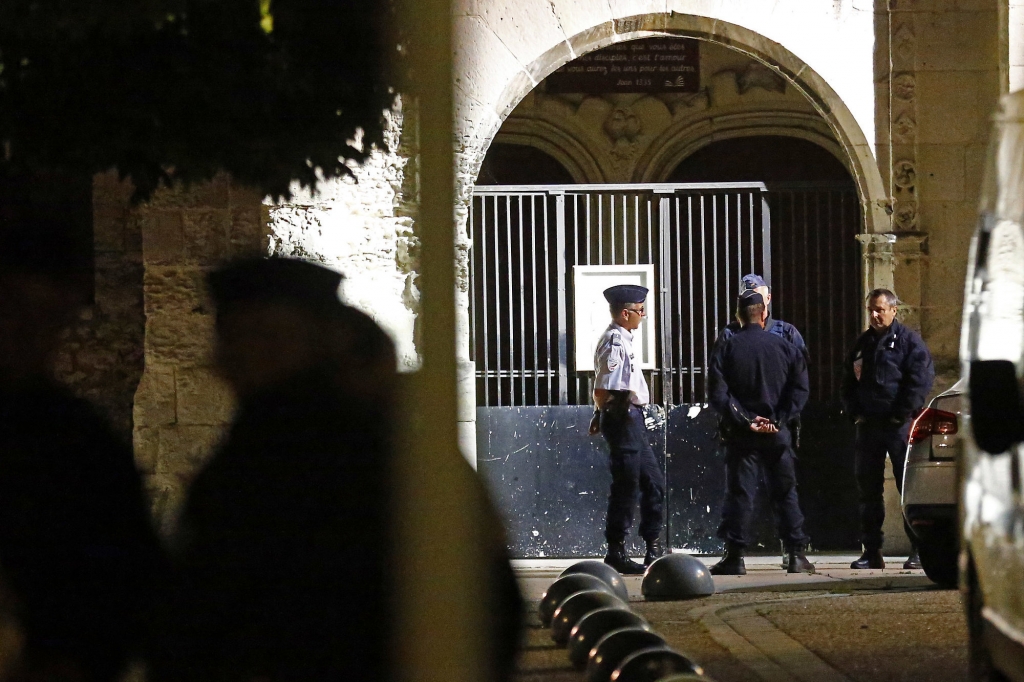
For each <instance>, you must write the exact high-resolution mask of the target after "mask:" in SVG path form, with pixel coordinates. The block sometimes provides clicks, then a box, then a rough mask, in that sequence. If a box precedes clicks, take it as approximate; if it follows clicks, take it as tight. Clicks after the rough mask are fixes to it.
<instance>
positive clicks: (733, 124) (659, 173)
mask: <svg viewBox="0 0 1024 682" xmlns="http://www.w3.org/2000/svg"><path fill="white" fill-rule="evenodd" d="M763 135H775V136H782V137H796V138H799V139H802V140H807V141H808V142H812V143H814V144H816V145H818V146H819V147H821V148H822V149H824V150H825V151H827V152H828V153H829V154H831V155H832V156H834V157H835V158H836V159H837V160H838V161H839V162H840V163H841V164H843V166H844V167H845V168H846V169H847V171H850V175H851V176H853V171H852V170H851V168H850V158H849V157H848V156H847V155H846V154H845V153H844V152H843V148H842V147H841V146H840V145H839V143H838V142H836V139H835V137H833V136H832V131H831V130H830V128H829V127H828V125H827V124H826V123H825V121H824V120H822V118H821V117H820V116H816V115H810V114H801V113H797V112H757V111H751V112H746V113H744V114H740V115H735V116H731V117H721V118H718V117H716V119H715V121H714V124H713V127H712V126H710V125H708V123H707V121H682V122H680V123H678V124H675V125H673V126H672V127H670V128H668V129H667V130H666V131H665V132H664V133H662V134H661V135H660V136H659V137H658V138H657V139H656V140H655V141H654V142H652V143H651V145H650V147H649V149H648V152H647V153H646V154H645V156H644V157H642V158H641V159H640V160H639V161H638V162H637V165H636V170H635V171H634V176H633V182H664V181H665V179H666V178H667V177H668V176H669V175H670V174H671V173H672V171H673V170H675V168H676V167H677V166H678V165H679V164H680V163H682V162H683V160H685V159H686V158H687V157H689V156H691V155H692V154H693V153H694V152H696V151H697V150H699V149H702V148H703V147H706V146H708V145H709V144H712V143H713V142H719V141H721V140H730V139H734V138H737V137H755V136H763Z"/></svg>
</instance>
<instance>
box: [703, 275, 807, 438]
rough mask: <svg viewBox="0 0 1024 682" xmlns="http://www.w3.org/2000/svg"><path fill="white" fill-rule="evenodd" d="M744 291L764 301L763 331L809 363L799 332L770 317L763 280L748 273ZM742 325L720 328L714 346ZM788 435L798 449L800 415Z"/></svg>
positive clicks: (742, 284) (735, 322) (769, 296)
mask: <svg viewBox="0 0 1024 682" xmlns="http://www.w3.org/2000/svg"><path fill="white" fill-rule="evenodd" d="M744 291H756V292H757V293H759V294H761V298H763V299H764V307H765V308H767V309H768V318H767V319H766V320H765V321H764V330H765V331H766V332H768V333H770V334H775V335H776V336H778V337H779V338H781V339H784V340H786V341H788V342H789V343H791V344H793V345H794V346H796V347H797V349H799V351H800V352H801V353H803V356H804V360H805V361H807V362H808V363H809V362H810V359H811V358H810V354H809V353H808V351H807V344H806V343H804V337H803V336H801V334H800V330H799V329H797V328H796V327H795V326H793V325H791V324H790V323H789V322H784V321H783V320H778V319H775V318H773V317H772V313H771V307H770V306H771V303H772V292H771V287H769V286H768V283H767V282H765V281H764V278H763V277H761V276H760V275H755V274H754V273H750V274H749V275H743V279H741V280H740V293H741V294H742V293H743V292H744ZM741 327H742V325H741V324H740V322H739V320H733V321H732V322H730V323H729V324H727V325H725V327H723V328H722V331H720V332H719V333H718V339H717V340H716V341H715V344H716V345H717V344H719V343H721V342H722V341H724V340H725V339H727V338H729V337H730V336H732V335H733V334H735V333H736V332H738V331H739V330H740V328H741ZM789 430H790V434H791V436H792V440H793V448H794V449H795V448H799V447H800V415H797V416H796V417H795V418H794V419H793V422H792V423H791V424H790V425H789Z"/></svg>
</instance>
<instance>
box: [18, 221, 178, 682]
mask: <svg viewBox="0 0 1024 682" xmlns="http://www.w3.org/2000/svg"><path fill="white" fill-rule="evenodd" d="M5 208H8V207H6V206H0V236H2V237H3V238H4V242H3V243H4V249H3V250H2V252H0V566H2V569H3V570H2V574H3V575H2V583H3V588H2V592H3V597H2V598H0V600H3V601H6V599H7V597H10V598H11V599H12V601H13V603H14V615H15V616H16V620H17V623H18V626H19V629H20V634H21V637H22V642H20V644H21V651H20V655H19V657H18V661H17V663H16V670H15V671H13V676H12V677H11V678H8V677H7V673H11V672H12V671H11V670H6V669H4V670H0V676H3V677H4V679H17V680H21V681H25V682H32V681H42V680H46V681H48V682H114V680H118V679H121V677H122V673H123V672H124V669H125V667H126V665H127V663H128V661H129V660H131V659H132V658H133V657H138V656H140V655H141V654H142V652H143V649H144V648H145V646H146V645H147V643H148V642H147V639H148V634H149V628H148V625H149V623H150V620H151V615H152V614H151V607H152V605H153V599H154V592H155V591H156V589H157V586H159V585H160V584H161V583H162V582H163V581H164V580H165V578H166V575H165V569H166V566H165V562H164V554H163V550H162V548H161V547H160V543H159V541H158V539H157V535H156V531H155V529H154V528H153V524H152V523H151V520H150V515H149V503H148V502H147V500H146V496H145V494H144V492H143V484H142V478H141V476H140V475H139V472H138V471H137V470H136V468H135V460H134V457H133V455H132V450H131V447H130V445H129V444H128V443H127V442H125V441H123V440H122V438H121V436H120V434H117V433H115V431H114V429H113V428H112V427H111V426H110V425H109V424H108V423H107V420H106V419H105V418H104V417H103V416H101V414H100V412H99V411H98V410H97V409H96V408H95V407H93V406H92V405H91V404H89V403H88V402H87V401H85V400H83V399H81V398H79V397H77V396H75V395H73V394H72V393H71V391H69V390H68V389H67V388H66V387H64V386H62V385H61V384H59V383H58V382H57V381H56V380H55V379H54V377H53V374H52V359H53V356H54V355H55V353H56V352H57V351H58V349H59V346H60V338H61V331H62V330H63V329H64V328H65V326H66V325H68V324H70V323H72V322H74V320H75V319H76V317H77V313H78V312H79V308H80V307H81V306H83V305H84V304H85V300H84V297H83V296H81V293H82V292H81V289H80V288H79V287H80V280H78V279H77V278H76V277H75V272H74V269H73V267H74V262H73V260H71V258H70V256H73V255H74V254H69V253H67V250H68V245H67V244H66V242H65V240H63V239H62V238H59V235H61V234H64V232H62V231H60V230H61V228H62V227H63V226H62V225H61V224H51V223H41V222H36V221H33V222H31V223H23V224H17V223H16V224H15V225H9V224H5V223H4V221H3V220H2V213H3V209H5ZM12 228H15V229H12ZM51 230H52V232H51ZM54 234H57V235H58V237H55V236H54ZM5 625H6V623H5ZM5 630H6V628H5ZM5 634H10V632H9V631H6V632H5ZM14 639H15V638H13V637H8V641H7V642H6V643H5V645H4V646H3V647H2V648H3V649H4V650H5V653H11V652H12V649H17V648H18V647H17V643H16V642H15V641H14ZM0 663H2V664H3V665H6V664H7V663H8V661H7V660H3V661H2V662H0ZM0 667H3V666H0Z"/></svg>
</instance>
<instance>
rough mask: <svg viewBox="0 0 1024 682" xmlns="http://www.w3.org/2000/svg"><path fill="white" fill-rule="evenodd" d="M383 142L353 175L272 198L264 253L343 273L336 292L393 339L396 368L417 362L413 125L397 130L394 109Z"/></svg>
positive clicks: (398, 118)
mask: <svg viewBox="0 0 1024 682" xmlns="http://www.w3.org/2000/svg"><path fill="white" fill-rule="evenodd" d="M386 119H387V122H388V125H387V131H386V135H385V137H386V140H385V144H386V148H385V149H374V150H372V152H371V153H370V156H369V158H368V159H367V160H366V161H365V162H364V163H363V164H362V165H361V166H356V165H353V166H352V170H353V174H354V176H355V177H354V178H344V179H341V180H331V181H327V182H323V183H321V184H320V186H319V188H318V190H317V191H316V192H315V193H314V192H310V191H309V190H304V189H302V188H300V187H297V186H296V187H294V188H293V197H292V198H291V199H290V200H288V201H286V202H282V203H277V204H272V205H270V206H269V207H268V208H269V214H270V224H269V231H270V237H269V239H270V244H269V250H270V252H272V253H276V254H280V255H286V256H294V257H298V258H305V259H308V260H312V261H315V262H318V263H322V264H324V265H326V266H327V267H330V268H332V269H335V270H338V271H340V272H342V273H344V275H345V280H344V282H343V284H342V298H343V299H344V300H345V301H346V302H347V303H349V304H351V305H353V306H355V307H357V308H360V309H361V310H363V311H365V312H366V313H367V314H369V315H370V316H371V317H373V318H374V320H376V321H377V322H378V323H379V324H380V325H381V326H382V327H384V329H386V330H387V331H388V332H389V333H390V334H391V336H392V338H393V339H394V340H395V342H396V344H397V350H398V355H399V362H400V365H401V368H402V369H406V370H409V369H413V368H415V367H417V366H418V364H419V358H418V355H417V351H416V344H415V325H416V315H417V313H418V311H419V289H418V288H417V286H416V273H417V271H418V267H419V258H418V251H419V241H418V240H417V238H416V235H415V232H414V229H413V215H414V208H415V199H416V185H415V173H407V172H406V167H407V165H408V163H409V161H408V159H409V157H411V156H414V150H415V139H414V133H415V125H410V126H408V133H407V134H403V132H402V131H403V121H404V114H403V112H402V110H401V108H397V109H396V110H395V111H393V112H387V113H386Z"/></svg>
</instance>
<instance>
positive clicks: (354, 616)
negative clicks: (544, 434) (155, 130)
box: [149, 258, 522, 682]
mask: <svg viewBox="0 0 1024 682" xmlns="http://www.w3.org/2000/svg"><path fill="white" fill-rule="evenodd" d="M208 281H209V285H210V293H211V297H212V299H213V301H214V303H215V304H216V309H217V352H216V360H217V368H218V370H219V371H220V373H221V375H222V376H223V377H224V378H225V379H226V380H227V383H228V384H229V386H230V387H231V388H232V390H233V392H234V393H235V395H236V397H237V399H238V409H237V410H236V413H235V415H234V419H233V423H232V425H231V428H230V431H229V432H228V434H227V437H226V438H225V440H224V441H223V443H222V444H221V445H220V447H219V448H218V450H217V451H216V452H215V453H214V454H213V456H212V458H211V459H210V460H209V461H208V462H207V463H206V464H205V466H204V467H203V469H202V471H200V472H199V474H198V475H197V476H196V478H195V480H194V482H193V483H192V485H191V487H190V489H189V493H188V499H187V501H186V503H185V505H184V510H183V512H182V517H181V522H180V524H179V531H178V542H177V543H176V545H177V552H176V556H175V557H174V558H175V564H176V565H175V569H176V571H175V576H174V580H173V581H172V588H171V589H170V592H171V594H170V598H169V599H168V602H167V604H166V608H165V611H166V613H165V616H164V621H165V626H164V636H163V638H162V640H163V641H162V643H161V646H159V647H158V650H157V652H156V654H155V655H154V657H153V659H154V660H152V661H151V662H150V663H151V664H150V666H149V679H150V680H152V682H186V681H187V682H209V681H211V680H217V681H218V682H252V681H253V680H265V681H266V682H280V681H283V680H383V679H392V678H393V677H394V676H395V673H394V656H393V646H394V636H395V634H394V633H395V628H394V611H393V609H392V608H391V607H390V604H391V602H392V597H393V593H394V592H393V581H394V580H395V576H396V575H397V573H396V571H397V570H399V569H400V568H401V567H397V568H396V565H395V561H394V554H393V547H394V535H393V532H392V529H393V522H392V520H391V519H390V510H391V509H393V508H394V504H395V502H394V500H395V487H394V482H393V481H392V479H391V470H392V469H393V453H394V448H395V445H394V441H395V439H396V436H397V434H398V430H397V429H398V422H397V415H396V409H397V402H398V399H399V395H398V389H399V376H398V373H397V362H396V356H395V351H394V344H393V343H392V342H391V340H390V339H389V338H388V336H387V334H386V333H385V332H384V330H383V329H381V328H380V327H379V326H378V325H377V324H376V323H374V322H373V320H372V319H371V318H370V317H369V316H367V315H366V314H364V313H362V312H359V311H357V310H355V309H353V308H351V307H349V306H346V305H344V304H342V303H341V302H340V301H339V300H338V296H337V291H338V285H339V283H340V282H341V275H340V274H338V273H336V272H332V271H330V270H328V269H326V268H323V267H320V266H318V265H315V264H312V263H306V262H303V261H299V260H292V259H284V258H269V259H253V260H244V261H239V262H236V263H232V264H229V265H227V266H225V267H224V268H221V269H220V270H217V271H216V272H213V273H211V274H210V275H209V280H208ZM453 458H454V459H456V460H457V461H459V462H462V458H461V457H458V456H457V455H454V454H453ZM467 469H468V467H464V468H463V469H462V470H461V473H460V474H459V475H464V476H467V477H469V476H472V473H471V472H470V471H467ZM467 485H473V486H474V489H475V490H474V492H475V493H476V495H475V497H476V498H477V500H476V502H477V506H476V508H475V509H474V511H473V513H475V514H477V515H480V516H482V517H484V521H483V523H482V524H481V525H482V528H481V531H482V532H481V533H480V535H479V539H480V541H481V543H482V544H484V549H483V550H482V551H484V552H486V555H485V556H484V557H482V558H484V560H485V561H486V562H487V569H488V570H487V571H486V572H485V573H483V574H482V575H481V578H480V579H481V580H483V581H486V584H487V588H488V589H487V590H486V591H485V593H484V594H483V595H482V597H483V601H482V604H483V606H482V607H481V608H485V609H486V610H487V612H488V613H489V614H490V615H491V619H490V625H491V628H490V630H489V631H488V632H485V633H483V634H484V641H485V642H486V643H487V645H489V646H488V648H489V649H490V657H489V661H490V662H491V664H492V669H491V674H490V675H488V676H487V677H485V678H483V679H485V680H488V681H489V682H499V681H505V680H509V679H511V677H512V675H513V674H514V662H515V653H516V648H517V646H518V642H519V632H518V629H519V622H520V618H521V614H522V604H521V601H520V597H519V592H518V588H517V585H516V582H515V575H514V573H513V572H512V570H511V567H510V565H509V563H508V557H507V554H506V549H505V547H506V544H505V542H504V538H503V533H502V532H501V528H500V522H499V521H498V519H497V516H496V515H495V514H494V513H493V510H492V509H491V507H490V504H489V501H488V500H486V495H485V493H484V491H483V489H482V487H481V486H479V485H478V484H477V482H476V481H467Z"/></svg>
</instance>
